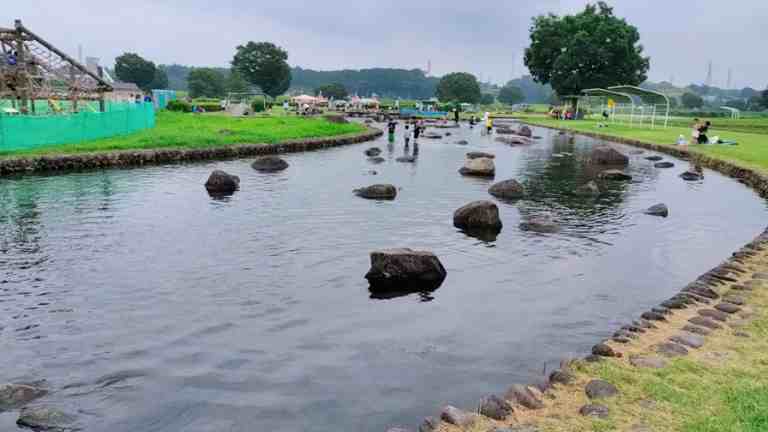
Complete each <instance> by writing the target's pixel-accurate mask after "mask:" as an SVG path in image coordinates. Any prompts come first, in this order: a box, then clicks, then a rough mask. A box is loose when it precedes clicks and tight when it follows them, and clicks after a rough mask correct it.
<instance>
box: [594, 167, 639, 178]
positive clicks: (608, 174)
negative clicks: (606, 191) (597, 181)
mask: <svg viewBox="0 0 768 432" xmlns="http://www.w3.org/2000/svg"><path fill="white" fill-rule="evenodd" d="M598 177H599V178H601V179H604V180H632V176H631V175H629V174H625V173H624V172H623V171H620V170H617V169H609V170H605V171H603V172H601V173H600V174H598Z"/></svg>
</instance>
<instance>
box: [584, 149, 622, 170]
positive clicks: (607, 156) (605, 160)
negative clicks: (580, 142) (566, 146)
mask: <svg viewBox="0 0 768 432" xmlns="http://www.w3.org/2000/svg"><path fill="white" fill-rule="evenodd" d="M589 160H590V162H591V163H593V164H595V165H622V166H623V165H628V164H629V158H628V157H627V156H625V155H624V154H623V153H621V152H619V151H618V150H616V149H615V148H613V147H611V146H597V147H595V148H594V149H592V155H591V156H590V158H589Z"/></svg>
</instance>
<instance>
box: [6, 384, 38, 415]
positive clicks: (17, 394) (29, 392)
mask: <svg viewBox="0 0 768 432" xmlns="http://www.w3.org/2000/svg"><path fill="white" fill-rule="evenodd" d="M46 394H48V391H47V390H45V389H42V388H39V387H35V386H31V385H26V384H2V385H0V412H2V411H4V410H8V409H14V408H18V407H20V406H22V405H25V404H27V403H29V402H32V401H33V400H35V399H38V398H41V397H43V396H45V395H46Z"/></svg>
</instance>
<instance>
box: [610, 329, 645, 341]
mask: <svg viewBox="0 0 768 432" xmlns="http://www.w3.org/2000/svg"><path fill="white" fill-rule="evenodd" d="M613 337H623V338H627V339H638V338H639V337H640V336H638V335H637V334H635V333H632V332H630V331H626V330H619V331H617V332H616V333H614V334H613Z"/></svg>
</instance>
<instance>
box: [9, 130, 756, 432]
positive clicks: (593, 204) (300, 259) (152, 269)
mask: <svg viewBox="0 0 768 432" xmlns="http://www.w3.org/2000/svg"><path fill="white" fill-rule="evenodd" d="M449 131H450V132H452V133H453V136H451V137H448V138H446V139H444V140H438V141H430V140H422V142H421V143H420V146H419V155H418V156H419V157H418V162H417V163H416V164H401V163H397V162H395V160H394V159H395V157H397V156H401V155H402V154H403V151H404V150H403V146H402V142H400V141H398V142H397V143H396V145H395V146H394V147H390V148H387V143H386V142H385V141H384V140H379V141H378V142H377V143H376V145H378V146H380V147H381V148H382V149H384V154H383V155H384V156H385V157H386V158H387V161H386V162H385V163H383V164H381V165H375V166H374V165H371V164H370V163H368V162H367V161H366V158H365V157H364V156H363V150H364V149H365V148H367V147H368V146H369V145H370V144H361V145H353V146H348V147H343V148H337V149H330V150H326V151H319V152H311V153H305V154H292V155H287V156H286V159H287V160H288V161H289V162H290V164H291V167H290V168H289V169H288V170H286V171H284V172H282V173H279V174H259V173H257V172H254V171H253V170H252V169H251V168H250V166H249V162H250V161H249V160H237V161H227V162H211V163H206V164H194V165H169V166H159V167H150V168H141V169H131V170H109V171H100V172H88V173H81V174H68V175H60V176H29V177H24V178H17V179H0V344H2V347H3V350H2V351H3V355H2V356H0V382H9V381H10V382H13V381H30V380H46V381H47V385H48V386H49V387H50V388H51V389H52V394H51V395H50V396H49V397H47V398H46V399H45V400H44V402H46V403H50V404H54V405H57V406H60V407H62V408H64V409H65V410H68V411H72V412H75V413H77V414H78V417H79V419H80V421H81V423H82V424H83V425H84V426H85V427H86V428H85V429H86V430H88V431H110V432H123V431H125V432H129V431H130V432H135V431H143V432H161V431H162V432H165V431H168V432H170V431H190V432H193V431H194V432H203V431H205V432H214V431H215V432H219V431H243V432H245V431H254V430H260V431H273V432H278V431H279V432H282V431H317V432H326V431H329V432H330V431H382V430H385V427H386V426H393V425H404V426H415V425H416V424H417V423H418V421H419V419H420V418H421V417H423V416H425V415H431V414H434V413H435V412H436V411H437V409H438V408H439V407H440V405H441V404H444V403H447V402H451V403H455V404H457V405H459V406H465V407H471V406H474V405H475V404H476V402H477V401H478V400H479V398H481V397H482V396H485V395H487V394H488V393H490V392H503V391H504V390H505V388H506V387H507V386H508V385H509V384H512V383H514V382H518V381H522V382H527V381H530V380H532V379H535V378H536V377H538V376H540V375H541V373H542V370H543V369H544V367H545V365H547V366H548V367H549V368H550V369H551V367H553V366H554V365H555V364H556V363H557V361H559V359H561V358H562V357H564V356H567V355H581V354H584V353H585V352H586V351H587V350H588V349H589V347H590V346H591V345H592V344H594V343H595V342H596V341H597V340H598V339H599V338H601V337H605V336H608V335H609V334H610V332H611V330H613V329H614V328H615V327H616V326H617V325H618V324H620V323H623V322H625V321H627V320H628V319H630V318H631V317H633V316H635V315H636V314H638V313H639V312H641V311H643V310H644V309H646V308H648V307H649V306H651V305H653V304H656V303H657V302H659V301H661V300H663V299H665V298H667V297H669V296H670V295H671V294H672V293H674V292H675V291H677V290H679V289H680V288H681V287H682V286H683V285H685V284H686V283H687V282H690V281H691V280H692V279H694V278H695V277H696V276H698V275H699V274H700V273H702V272H703V271H706V270H708V269H709V268H710V267H713V266H715V265H717V264H718V263H719V262H720V261H721V260H722V259H724V258H725V257H726V256H727V255H728V254H729V253H730V252H731V251H733V250H735V249H737V248H738V247H740V246H741V245H742V244H743V243H745V242H747V241H749V240H750V239H751V238H752V237H753V236H754V235H756V234H757V233H758V232H759V231H761V230H762V229H763V228H764V225H765V220H766V205H765V202H764V201H763V200H761V199H759V198H758V197H757V196H756V195H755V194H754V193H753V192H752V191H751V190H749V189H747V188H745V187H744V186H742V185H740V184H738V183H736V182H734V181H732V180H729V179H727V178H724V177H722V176H720V175H719V174H717V173H715V172H711V171H706V172H705V175H706V177H705V180H704V181H703V182H701V183H686V182H683V181H682V180H680V179H679V178H678V177H677V176H678V175H679V174H680V173H681V172H682V171H683V170H685V169H686V168H687V167H688V166H687V163H685V162H682V161H675V162H676V164H677V166H676V167H675V168H672V169H669V170H658V169H654V168H653V166H652V163H651V162H648V161H646V160H644V159H643V157H644V156H647V155H648V153H647V152H646V153H645V154H643V155H639V156H632V161H631V165H630V168H629V171H630V172H631V173H632V175H633V176H634V180H633V181H632V182H631V183H625V184H613V185H611V186H610V190H609V192H608V193H607V194H606V195H605V196H603V197H601V198H600V199H598V200H592V199H581V198H574V197H572V196H571V195H570V194H569V193H570V191H572V190H573V189H574V188H575V187H576V186H579V185H581V184H583V183H584V182H586V181H587V180H588V179H589V178H590V176H592V175H594V172H592V171H591V170H590V169H588V168H587V167H586V165H585V164H584V162H583V160H584V158H585V157H586V155H587V154H588V152H589V149H590V147H591V146H593V145H594V144H595V143H596V141H594V140H592V139H587V138H577V139H576V140H575V141H573V140H569V138H568V137H565V136H559V135H557V134H556V133H554V132H550V131H547V130H536V133H538V134H540V135H542V136H543V137H544V138H543V139H542V140H540V141H538V142H537V144H535V145H533V146H529V147H515V148H512V147H508V146H505V145H503V144H499V143H496V142H494V141H493V140H492V139H491V138H488V137H483V136H480V132H479V130H469V129H468V128H467V127H466V126H464V127H463V129H461V130H460V131H459V130H449ZM438 132H439V131H438ZM399 136H400V134H399V133H398V137H399ZM459 139H467V140H468V141H469V142H470V145H468V146H460V145H456V144H455V141H456V140H459ZM617 147H618V148H620V149H621V150H622V151H625V152H626V153H628V152H629V151H631V149H630V148H628V147H622V146H617ZM473 150H480V151H491V152H494V153H495V154H496V156H497V159H496V166H497V177H496V180H504V179H507V178H516V179H518V180H520V181H522V182H523V183H524V184H525V185H526V187H527V188H528V190H529V191H530V192H531V198H530V199H526V200H522V201H519V202H515V203H508V202H498V204H499V207H500V211H501V217H502V220H503V223H504V230H503V231H502V233H501V235H500V236H499V237H498V239H497V240H496V241H495V242H483V241H480V240H478V239H474V238H471V237H467V236H466V235H464V234H463V233H461V232H459V231H458V230H456V229H454V228H453V226H452V224H451V220H452V214H453V211H454V210H455V209H456V208H458V207H460V206H462V205H463V204H466V203H467V202H469V201H473V200H477V199H492V198H491V197H490V196H489V195H488V194H487V192H486V190H487V188H488V186H489V185H490V182H489V181H486V180H479V179H472V178H463V177H461V176H459V175H458V174H457V169H458V168H459V167H460V166H461V164H462V162H463V160H464V154H465V153H466V152H467V151H473ZM215 168H220V169H224V170H226V171H228V172H231V173H234V174H237V175H239V176H240V177H241V181H242V183H241V189H242V190H240V191H239V192H237V193H236V194H235V195H234V196H232V197H231V198H227V199H212V198H211V197H209V196H208V195H207V194H206V192H205V190H204V188H203V187H202V183H203V182H204V181H205V179H206V177H207V175H208V174H209V173H210V171H211V170H212V169H215ZM370 170H376V171H378V175H372V173H370V172H369V171H370ZM378 182H389V183H393V184H395V185H397V186H398V187H400V188H402V189H401V190H400V194H399V196H398V198H397V200H395V201H392V202H376V201H367V200H362V199H359V198H357V197H355V196H353V195H352V193H351V191H352V189H353V188H355V187H360V186H364V185H367V184H371V183H378ZM659 202H664V203H666V204H668V205H669V207H670V209H671V216H670V217H669V218H667V219H662V218H656V217H651V216H646V215H643V214H642V210H643V209H645V208H647V207H649V206H650V205H653V204H656V203H659ZM540 213H547V214H550V215H552V216H553V217H554V218H555V219H556V220H557V221H558V222H560V224H561V225H562V226H563V229H562V231H561V232H559V233H557V234H549V235H542V234H534V233H526V232H521V231H520V230H519V229H518V224H519V223H520V221H521V220H522V219H524V218H526V217H530V216H531V215H535V214H540ZM403 246H404V247H413V248H423V249H429V250H432V251H434V252H435V253H436V254H437V255H438V256H439V257H440V258H441V260H442V261H443V263H444V264H445V267H446V268H447V270H448V278H447V280H446V282H445V283H444V284H443V286H442V287H441V288H440V289H439V290H437V291H435V292H434V293H432V294H431V295H430V296H424V295H418V294H414V295H410V296H404V297H398V298H395V299H390V300H376V299H371V298H370V294H369V292H368V287H367V283H366V281H365V279H363V275H364V274H365V272H366V271H367V270H368V266H369V257H368V253H369V252H370V251H371V250H373V249H378V248H387V247H403ZM17 415H18V413H16V412H7V413H3V414H0V430H14V429H15V423H14V422H15V419H16V417H17Z"/></svg>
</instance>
